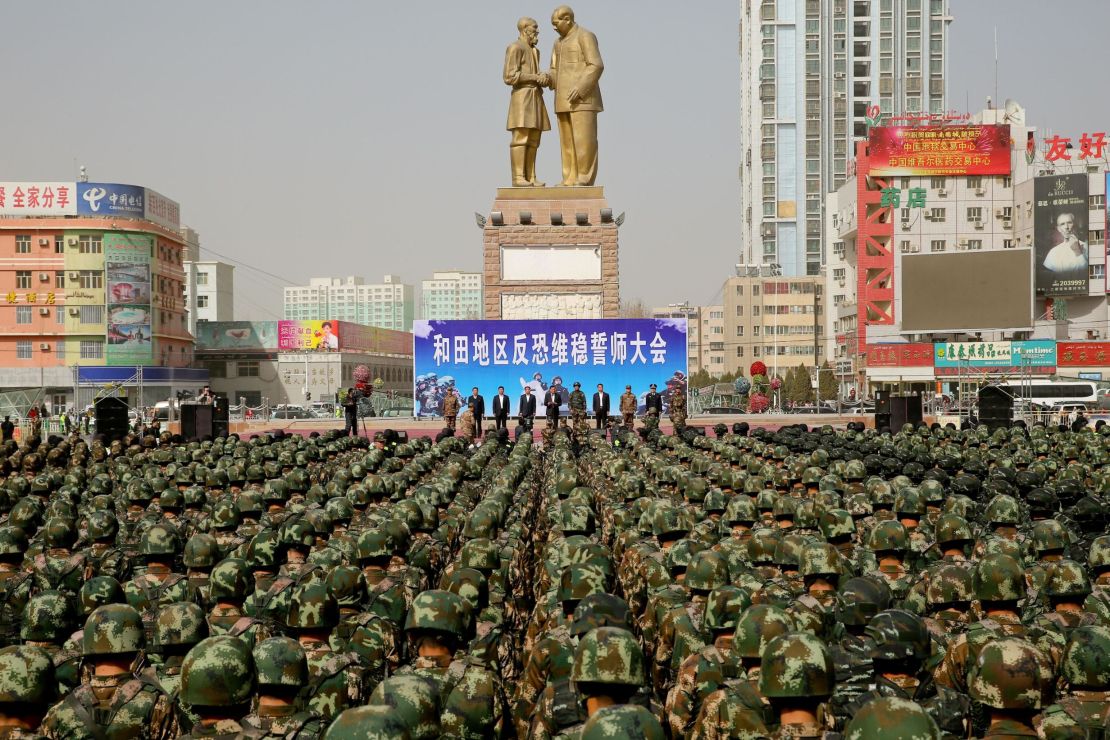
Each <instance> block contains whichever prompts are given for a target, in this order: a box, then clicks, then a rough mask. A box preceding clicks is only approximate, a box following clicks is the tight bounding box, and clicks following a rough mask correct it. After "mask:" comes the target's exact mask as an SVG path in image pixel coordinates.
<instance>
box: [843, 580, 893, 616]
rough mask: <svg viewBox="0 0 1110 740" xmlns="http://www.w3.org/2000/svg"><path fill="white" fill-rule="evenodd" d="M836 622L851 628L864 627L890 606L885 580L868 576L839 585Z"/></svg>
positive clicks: (888, 590)
mask: <svg viewBox="0 0 1110 740" xmlns="http://www.w3.org/2000/svg"><path fill="white" fill-rule="evenodd" d="M838 592H839V594H840V599H839V603H838V604H837V606H836V612H835V613H836V621H837V622H840V623H841V624H845V625H848V626H852V627H865V626H866V625H867V623H868V622H870V621H871V619H872V618H874V616H875V615H876V614H878V613H879V612H880V611H882V610H883V609H886V608H887V606H888V605H889V604H890V599H891V594H890V587H889V586H887V585H886V581H885V579H882V578H875V577H870V576H857V577H855V578H849V579H848V580H846V581H844V583H842V584H840V588H839V590H838Z"/></svg>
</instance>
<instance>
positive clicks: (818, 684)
mask: <svg viewBox="0 0 1110 740" xmlns="http://www.w3.org/2000/svg"><path fill="white" fill-rule="evenodd" d="M760 658H761V660H760V671H759V693H761V694H763V696H765V697H767V698H768V699H784V698H793V697H823V696H829V695H831V694H832V689H833V683H834V682H835V679H836V672H835V670H834V669H833V661H832V657H831V656H830V655H829V649H828V648H827V647H826V646H825V643H824V642H823V641H822V640H821V639H820V638H819V637H816V636H815V635H812V634H810V633H808V632H793V633H789V634H785V635H780V636H779V637H776V638H775V639H773V640H771V641H770V642H769V643H767V646H766V647H765V648H764V649H763V654H762V655H761V656H760Z"/></svg>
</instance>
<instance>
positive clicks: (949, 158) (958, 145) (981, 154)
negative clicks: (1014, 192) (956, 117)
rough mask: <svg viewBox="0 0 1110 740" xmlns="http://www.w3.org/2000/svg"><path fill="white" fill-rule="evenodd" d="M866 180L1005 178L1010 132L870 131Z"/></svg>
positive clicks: (993, 128)
mask: <svg viewBox="0 0 1110 740" xmlns="http://www.w3.org/2000/svg"><path fill="white" fill-rule="evenodd" d="M868 139H869V141H868V145H869V154H870V157H871V174H872V175H894V176H901V177H912V176H915V175H926V176H933V175H937V176H943V175H1009V174H1010V127H1009V126H1008V125H968V126H875V127H873V128H872V129H871V130H870V132H868Z"/></svg>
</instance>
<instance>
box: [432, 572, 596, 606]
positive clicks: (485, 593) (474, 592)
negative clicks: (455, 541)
mask: <svg viewBox="0 0 1110 740" xmlns="http://www.w3.org/2000/svg"><path fill="white" fill-rule="evenodd" d="M585 567H587V568H588V567H589V566H585ZM569 570H570V568H567V569H566V570H564V571H563V576H564V578H565V577H566V573H567V571H569ZM591 570H592V569H591ZM439 587H440V588H441V589H443V590H444V591H450V592H451V593H453V594H458V595H459V596H461V597H463V598H464V599H466V601H467V603H468V604H470V609H471V611H472V612H478V611H480V610H481V609H483V608H485V605H486V604H487V603H488V602H489V580H488V579H487V578H486V577H485V576H484V575H483V574H482V573H481V572H480V571H477V570H474V569H473V568H456V569H455V570H453V571H451V572H450V573H444V574H443V576H442V577H441V578H440V579H439Z"/></svg>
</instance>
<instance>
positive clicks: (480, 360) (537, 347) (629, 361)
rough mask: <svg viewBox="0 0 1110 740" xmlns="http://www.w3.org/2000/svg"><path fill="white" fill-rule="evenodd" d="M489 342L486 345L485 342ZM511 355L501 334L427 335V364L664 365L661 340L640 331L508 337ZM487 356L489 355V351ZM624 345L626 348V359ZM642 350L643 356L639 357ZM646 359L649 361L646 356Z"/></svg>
mask: <svg viewBox="0 0 1110 740" xmlns="http://www.w3.org/2000/svg"><path fill="white" fill-rule="evenodd" d="M491 339H492V342H491ZM511 340H512V357H511V358H510V356H509V351H508V344H509V341H510V337H509V336H508V335H506V334H494V335H492V336H487V335H485V334H474V335H456V336H453V337H451V336H445V335H442V334H433V335H432V347H433V351H432V361H433V362H434V363H435V365H436V367H441V366H443V365H469V364H471V363H474V364H476V365H480V366H482V367H488V366H489V365H495V366H497V365H500V366H510V365H540V366H542V365H566V364H570V365H599V366H614V365H637V364H640V365H647V364H652V365H664V364H666V362H667V340H666V339H664V338H663V336H662V334H660V333H659V332H655V335H654V336H652V337H651V338H650V339H645V338H644V337H643V336H642V335H641V332H638V331H637V332H635V333H634V334H633V335H631V337H630V336H629V335H628V334H627V333H625V332H612V333H608V332H591V333H590V334H589V335H586V334H584V333H582V332H574V333H572V334H571V335H570V336H569V337H568V336H567V334H566V333H565V332H556V333H552V334H514V335H512V337H511ZM491 345H492V347H493V352H492V353H491V352H490V347H491ZM629 347H631V348H632V352H631V356H629ZM645 348H646V350H647V353H646V354H645ZM648 355H650V359H649V358H648Z"/></svg>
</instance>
